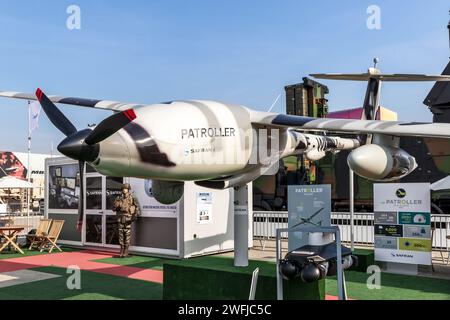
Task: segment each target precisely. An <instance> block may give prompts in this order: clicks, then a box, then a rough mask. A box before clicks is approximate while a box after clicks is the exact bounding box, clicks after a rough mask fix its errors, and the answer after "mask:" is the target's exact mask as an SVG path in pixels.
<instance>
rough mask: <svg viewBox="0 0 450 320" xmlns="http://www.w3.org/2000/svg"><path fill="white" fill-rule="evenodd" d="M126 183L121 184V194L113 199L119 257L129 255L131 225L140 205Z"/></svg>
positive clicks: (138, 212) (136, 216)
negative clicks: (117, 230) (117, 225)
mask: <svg viewBox="0 0 450 320" xmlns="http://www.w3.org/2000/svg"><path fill="white" fill-rule="evenodd" d="M130 190H131V187H130V185H129V184H128V183H126V184H124V185H123V186H122V195H121V196H119V197H117V198H116V200H115V201H114V207H115V211H116V214H117V222H118V224H119V244H120V257H121V258H125V257H129V254H128V248H129V246H130V241H131V225H132V223H133V222H134V221H136V219H137V218H138V217H139V215H140V207H139V203H138V201H137V199H136V198H135V197H133V196H132V195H131V193H130Z"/></svg>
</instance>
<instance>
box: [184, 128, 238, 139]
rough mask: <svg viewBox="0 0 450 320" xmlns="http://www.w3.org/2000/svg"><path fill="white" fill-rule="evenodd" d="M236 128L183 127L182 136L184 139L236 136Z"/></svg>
mask: <svg viewBox="0 0 450 320" xmlns="http://www.w3.org/2000/svg"><path fill="white" fill-rule="evenodd" d="M235 136H236V128H229V127H227V128H217V127H215V128H191V129H182V130H181V138H182V139H183V140H184V139H198V138H224V137H235Z"/></svg>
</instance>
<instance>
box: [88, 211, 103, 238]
mask: <svg viewBox="0 0 450 320" xmlns="http://www.w3.org/2000/svg"><path fill="white" fill-rule="evenodd" d="M102 232H103V228H102V216H101V215H89V214H88V215H86V242H89V243H102Z"/></svg>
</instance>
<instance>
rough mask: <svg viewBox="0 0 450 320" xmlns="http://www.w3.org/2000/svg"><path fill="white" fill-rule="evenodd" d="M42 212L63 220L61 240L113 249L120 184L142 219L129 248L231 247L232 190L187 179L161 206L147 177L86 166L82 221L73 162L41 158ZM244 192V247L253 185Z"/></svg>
mask: <svg viewBox="0 0 450 320" xmlns="http://www.w3.org/2000/svg"><path fill="white" fill-rule="evenodd" d="M45 179H46V182H45V200H46V201H45V203H46V205H45V216H46V217H48V218H50V219H60V220H64V221H65V224H64V228H63V230H62V232H61V235H60V241H59V242H60V243H61V244H66V245H74V246H83V247H94V248H104V249H116V248H117V249H118V248H119V246H118V232H117V222H116V216H115V212H114V211H113V202H114V199H115V198H116V197H117V196H118V195H120V193H121V187H122V184H123V183H125V182H128V183H130V184H131V188H132V192H133V193H134V196H135V197H136V198H137V199H138V201H139V203H140V206H141V217H140V218H139V219H138V220H137V221H136V223H135V224H134V225H133V231H132V239H131V248H130V249H131V250H132V251H133V252H135V253H139V254H149V255H160V256H167V257H173V258H190V257H194V256H201V255H209V254H214V253H219V252H226V251H231V250H233V249H234V214H235V208H234V190H233V189H231V190H211V189H206V188H202V187H199V186H197V185H195V184H194V183H193V182H187V183H186V184H185V188H184V197H183V198H182V199H181V200H180V201H179V202H178V203H176V204H174V205H162V204H160V203H158V202H157V201H156V200H155V199H154V197H153V196H152V183H151V180H143V179H135V178H116V177H106V176H103V175H101V174H99V173H98V172H96V171H95V170H94V168H92V167H91V166H89V165H86V167H85V175H84V179H85V184H84V185H85V193H84V195H83V196H84V200H85V201H84V205H85V208H84V209H85V221H84V224H83V229H82V232H81V233H80V232H79V231H77V229H76V224H77V219H78V211H77V207H78V199H79V174H78V163H77V162H76V161H73V160H71V159H69V158H53V159H47V160H46V162H45ZM246 190H247V192H248V208H249V215H248V217H249V224H248V225H249V228H248V239H249V240H248V246H249V247H252V245H253V239H252V223H251V221H250V219H251V218H252V214H251V208H252V196H251V195H252V187H251V184H250V185H249V187H248V188H247V189H246Z"/></svg>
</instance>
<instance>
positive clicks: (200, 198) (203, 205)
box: [197, 192, 213, 224]
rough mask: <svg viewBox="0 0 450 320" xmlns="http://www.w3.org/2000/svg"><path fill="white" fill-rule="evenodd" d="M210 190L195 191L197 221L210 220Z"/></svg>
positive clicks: (201, 222) (199, 222)
mask: <svg viewBox="0 0 450 320" xmlns="http://www.w3.org/2000/svg"><path fill="white" fill-rule="evenodd" d="M212 199H213V194H212V192H198V193H197V223H198V224H210V223H211V222H212Z"/></svg>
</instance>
